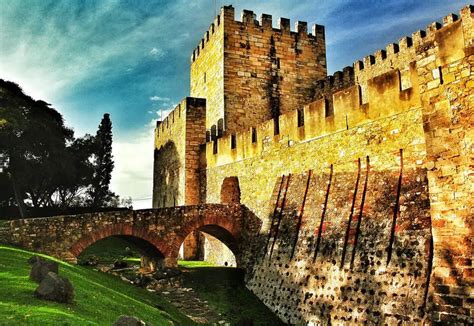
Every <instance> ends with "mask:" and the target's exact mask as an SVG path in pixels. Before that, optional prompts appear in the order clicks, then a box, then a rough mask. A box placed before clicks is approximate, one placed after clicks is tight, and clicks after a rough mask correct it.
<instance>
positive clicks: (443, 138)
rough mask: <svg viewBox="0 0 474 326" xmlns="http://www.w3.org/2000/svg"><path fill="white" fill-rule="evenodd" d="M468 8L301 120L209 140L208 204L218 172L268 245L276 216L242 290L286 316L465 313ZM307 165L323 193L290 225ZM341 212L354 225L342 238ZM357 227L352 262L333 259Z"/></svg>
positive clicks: (415, 319) (344, 318)
mask: <svg viewBox="0 0 474 326" xmlns="http://www.w3.org/2000/svg"><path fill="white" fill-rule="evenodd" d="M472 12H473V10H472V7H471V6H468V7H466V8H464V9H463V11H462V12H461V15H460V17H462V21H460V20H455V17H454V16H448V18H446V19H445V26H444V27H442V28H441V27H440V25H439V24H432V25H430V26H431V29H429V30H428V32H427V33H426V36H424V37H423V41H420V42H419V43H415V44H419V46H415V47H414V48H413V49H412V47H413V46H411V47H410V46H406V49H405V50H406V52H403V53H406V54H407V56H408V57H406V58H405V59H401V55H398V56H399V58H400V59H399V60H400V61H399V62H398V63H396V62H395V61H392V64H391V65H386V66H385V63H386V62H388V61H385V60H387V59H388V55H387V58H386V59H384V60H382V61H380V62H381V63H377V62H375V63H374V64H372V65H371V68H369V69H367V70H366V68H364V69H363V70H365V72H361V71H362V69H359V70H357V68H356V69H355V84H354V85H353V86H350V87H346V88H343V89H342V90H337V91H332V94H331V96H332V102H333V106H332V108H331V106H330V103H329V101H327V100H325V99H321V100H317V101H314V102H312V103H310V104H309V105H307V106H305V108H304V124H301V113H300V114H299V113H298V112H297V111H295V112H291V113H288V114H285V115H282V116H280V117H279V119H280V123H279V125H280V130H279V134H278V135H274V134H275V130H274V122H273V121H271V120H270V121H267V122H264V123H262V124H260V125H257V126H256V127H255V129H253V128H250V129H249V130H247V131H245V132H242V133H238V134H237V135H236V136H235V138H234V139H233V137H232V136H230V135H229V136H226V137H223V138H221V139H218V140H216V142H217V143H216V142H210V143H208V144H207V145H206V159H207V167H208V168H207V202H219V196H218V194H220V187H221V185H222V182H223V180H224V178H226V177H229V176H236V177H238V179H239V184H240V190H241V202H242V203H243V204H245V205H246V206H247V207H249V208H250V209H251V210H252V211H254V212H256V214H257V215H258V216H259V217H260V218H261V219H262V220H263V222H264V225H263V228H262V237H261V245H262V248H264V247H265V242H266V239H267V238H268V235H269V234H270V238H271V239H273V238H275V231H273V232H271V233H270V230H271V225H272V218H273V217H275V216H276V217H277V218H278V216H281V224H280V225H283V226H284V228H283V227H282V229H281V230H280V232H281V233H280V235H278V236H276V238H277V240H275V245H274V252H275V253H274V254H273V255H272V257H271V259H270V257H269V255H270V249H268V248H267V249H268V251H267V254H266V256H265V258H263V249H262V254H261V257H262V258H261V260H259V263H258V264H257V265H256V266H255V269H254V273H253V275H252V276H250V277H249V283H248V285H249V287H250V288H251V289H252V290H253V291H254V292H255V293H256V294H257V295H258V296H259V297H260V298H261V299H262V300H264V302H265V303H266V304H267V305H268V306H269V307H271V308H272V310H273V311H275V312H276V313H277V314H278V315H279V316H280V317H281V318H282V319H283V320H285V321H288V322H301V321H306V322H308V321H312V322H314V323H316V324H317V323H327V322H328V321H329V320H331V321H332V322H338V323H339V322H369V323H370V322H374V323H379V322H387V323H389V324H391V323H396V322H400V321H401V322H408V323H419V322H422V321H437V322H464V323H466V322H472V316H473V315H472V309H473V308H472V293H473V292H472V291H473V281H474V279H473V274H472V273H473V265H472V258H473V255H472V248H473V247H472V238H473V236H474V233H473V232H474V231H473V229H474V228H473V225H472V221H473V220H474V219H473V217H474V212H473V207H474V203H473V200H472V198H474V196H473V186H472V185H473V184H474V183H473V174H472V166H473V163H472V162H473V161H474V160H473V152H474V151H473V145H472V144H473V138H474V137H473V134H472V125H473V118H472V104H473V100H474V99H473V95H472V94H473V92H472V88H473V77H472V76H473V71H474V69H473V68H472V63H473V60H474V59H473V58H474V55H473V54H474V51H473V50H472V44H473V41H472V36H473V32H472V21H473V20H472V17H473V14H472ZM449 17H451V18H449ZM420 35H422V33H420ZM416 42H418V41H416ZM402 44H403V42H402ZM400 48H402V49H404V48H405V47H404V46H400ZM401 51H402V50H400V53H401ZM408 54H409V55H408ZM380 57H382V54H380ZM409 58H413V59H412V60H409ZM405 61H406V63H407V64H406V65H405V64H404V65H403V67H402V66H401V65H402V63H404V62H405ZM394 65H395V66H394ZM364 84H365V86H364ZM233 147H235V148H233ZM400 150H402V151H401V152H400ZM366 157H368V158H369V166H370V169H369V174H368V175H369V177H368V179H367V180H368V181H367V186H366V187H365V188H366V189H365V190H363V189H364V186H365V183H363V182H362V181H361V180H364V182H365V176H366V175H367V174H366V173H367V172H365V171H367V170H366V164H365V159H366ZM359 159H360V160H361V165H360V166H361V167H360V172H359V167H358V166H359V165H358V161H359ZM402 161H403V165H402V164H401V162H402ZM309 170H311V171H312V172H311V173H312V174H313V176H314V179H315V181H312V182H314V183H315V184H312V183H310V186H309V187H308V188H307V189H309V191H310V193H311V194H312V196H316V197H317V196H319V197H317V198H316V199H312V200H313V202H314V203H316V204H314V205H313V206H311V204H309V203H308V204H309V205H310V206H309V208H308V209H307V210H306V209H305V210H304V212H305V213H304V214H301V216H302V217H301V221H302V222H301V223H302V224H301V225H299V226H298V220H299V216H298V214H300V213H299V212H300V211H301V207H302V202H303V197H304V193H305V185H304V179H307V177H308V171H309ZM331 170H332V176H331ZM400 171H402V172H401V173H402V177H401V178H400ZM305 173H306V174H305ZM289 174H292V175H294V176H295V180H299V181H295V183H296V185H293V186H291V183H290V187H289V190H288V195H289V196H292V197H294V198H293V199H291V200H289V203H290V202H291V203H292V204H291V205H290V204H289V205H290V206H289V207H288V208H287V209H283V213H282V214H281V215H280V213H279V212H280V211H279V210H278V209H277V210H275V203H276V202H277V200H276V197H277V192H278V189H277V188H279V187H278V184H279V182H280V181H281V179H280V178H281V176H282V175H287V176H288V175H289ZM297 175H300V176H297ZM358 176H359V181H358V182H356V181H355V180H357V178H358ZM333 178H334V180H335V181H334V182H335V183H331V186H330V187H332V189H333V190H332V191H331V190H328V188H329V180H330V179H331V180H332V179H333ZM354 179H355V180H354ZM275 181H276V182H275ZM298 184H299V185H298ZM355 184H358V186H354V185H355ZM351 185H352V186H351ZM292 187H293V188H292ZM361 187H362V188H361ZM355 189H358V191H357V194H356V195H355V196H354V193H355ZM361 191H362V192H361ZM362 193H365V199H364V202H366V203H367V205H368V206H365V203H364V204H362V201H363V200H362V198H361V197H360V196H361V195H362ZM272 194H273V197H271V196H272ZM354 198H355V199H354ZM397 198H398V199H397ZM428 198H429V200H428ZM281 201H282V199H280V204H279V205H280V206H281V205H282V203H281ZM310 201H311V200H310ZM352 203H354V208H352ZM328 209H329V211H328ZM323 211H324V215H326V214H329V215H327V216H332V217H328V220H327V221H326V222H327V224H326V222H325V221H324V220H323V222H322V224H321V220H322V219H323V218H322V216H323ZM360 212H362V214H361V213H360ZM274 213H276V214H274ZM331 214H332V215H331ZM351 214H352V215H351ZM357 214H359V215H357ZM305 216H307V217H306V218H305ZM356 216H359V217H360V216H361V217H362V219H360V218H359V217H356ZM394 218H395V223H393V221H394ZM273 220H274V219H273ZM348 220H353V221H354V222H357V221H359V220H361V221H362V222H361V226H360V229H359V232H356V231H354V230H353V226H351V227H350V228H349V238H348V240H347V241H346V239H345V238H346V232H347V224H348V222H347V221H348ZM344 221H346V222H344ZM356 225H357V224H356ZM298 229H299V230H300V231H301V232H302V236H301V237H299V238H298V240H297V241H296V245H295V242H294V241H295V236H296V234H297V233H296V230H298ZM273 230H275V228H273ZM320 230H321V232H320ZM431 233H432V237H431ZM356 234H359V240H358V241H359V242H358V244H357V248H359V246H360V249H357V250H356V256H355V258H354V263H353V265H352V267H351V266H350V265H349V266H346V264H341V262H342V256H343V255H342V251H344V250H346V251H347V253H346V254H347V255H349V254H348V252H349V251H351V250H353V248H351V249H349V248H350V246H349V245H348V244H351V245H352V246H353V247H354V246H355V235H356ZM303 235H304V236H303ZM351 237H352V238H351ZM318 238H319V239H320V240H319V245H318V240H317V239H318ZM351 239H352V240H351ZM431 239H433V244H431ZM271 243H273V240H272V241H271ZM275 248H276V249H275ZM292 248H296V249H295V252H294V253H293V249H292ZM316 248H319V249H318V250H320V252H321V254H318V256H319V257H320V258H317V259H316V260H315V262H314V263H313V258H312V257H311V252H312V253H313V255H314V252H315V251H316ZM323 248H325V249H323ZM344 248H346V249H344ZM388 248H392V249H391V250H392V251H391V252H392V254H391V257H390V258H389V256H388V252H389V250H388ZM275 250H276V251H275ZM359 250H360V252H359ZM405 250H406V251H405ZM292 256H293V258H291V257H292ZM319 259H321V260H320V261H319ZM389 260H390V263H389V264H388V265H387V261H389ZM346 263H347V264H350V263H349V262H347V261H346ZM431 270H433V273H431ZM320 271H324V273H322V272H320ZM427 284H430V285H429V287H428V286H427ZM289 298H290V299H289ZM425 305H427V306H426V307H425ZM427 312H429V313H428V314H427ZM349 318H352V319H349ZM354 318H357V321H356V320H355V319H354Z"/></svg>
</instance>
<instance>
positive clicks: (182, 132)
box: [153, 97, 206, 208]
mask: <svg viewBox="0 0 474 326" xmlns="http://www.w3.org/2000/svg"><path fill="white" fill-rule="evenodd" d="M205 119H206V101H205V100H203V99H197V98H190V97H187V98H185V99H184V100H183V101H181V103H180V104H178V106H177V107H176V108H175V109H174V110H173V111H172V112H171V113H170V114H169V115H168V117H166V118H165V119H164V121H159V122H158V123H157V126H156V128H155V157H154V167H153V207H155V208H157V207H170V206H177V205H183V204H187V205H192V204H198V203H199V202H200V199H199V196H200V194H199V189H200V177H199V169H200V145H201V144H202V143H204V142H205V139H206V131H205V127H204V121H205Z"/></svg>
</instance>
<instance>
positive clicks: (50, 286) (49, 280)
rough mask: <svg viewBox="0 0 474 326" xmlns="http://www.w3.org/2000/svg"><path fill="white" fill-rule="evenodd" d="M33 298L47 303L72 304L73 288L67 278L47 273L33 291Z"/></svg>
mask: <svg viewBox="0 0 474 326" xmlns="http://www.w3.org/2000/svg"><path fill="white" fill-rule="evenodd" d="M35 296H37V297H38V298H40V299H44V300H49V301H56V302H61V303H72V301H73V299H74V288H73V287H72V284H71V282H70V281H69V280H68V279H67V278H65V277H62V276H59V275H58V274H56V273H53V272H49V273H48V274H47V275H46V276H45V277H44V278H43V280H42V281H41V283H40V284H39V286H38V288H37V289H36V290H35Z"/></svg>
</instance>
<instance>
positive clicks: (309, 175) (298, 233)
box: [290, 170, 313, 260]
mask: <svg viewBox="0 0 474 326" xmlns="http://www.w3.org/2000/svg"><path fill="white" fill-rule="evenodd" d="M312 175H313V170H309V172H308V181H307V182H306V189H305V191H304V196H303V202H302V203H301V209H300V212H299V217H298V224H297V225H296V234H295V240H294V242H293V248H292V250H291V256H290V260H292V259H293V256H294V255H295V250H296V246H297V245H298V239H299V235H300V229H301V223H302V221H303V214H304V205H305V204H306V197H307V196H308V190H309V185H310V183H311V177H312Z"/></svg>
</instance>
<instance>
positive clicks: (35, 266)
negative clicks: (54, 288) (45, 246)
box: [28, 256, 59, 283]
mask: <svg viewBox="0 0 474 326" xmlns="http://www.w3.org/2000/svg"><path fill="white" fill-rule="evenodd" d="M28 263H29V264H30V265H32V266H31V271H30V279H31V280H32V281H34V282H36V283H40V282H41V281H42V280H43V279H44V278H45V277H46V275H48V273H49V272H53V273H55V274H58V268H59V266H58V263H57V262H55V261H52V260H46V259H44V258H42V257H39V256H33V257H31V258H30V259H28Z"/></svg>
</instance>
